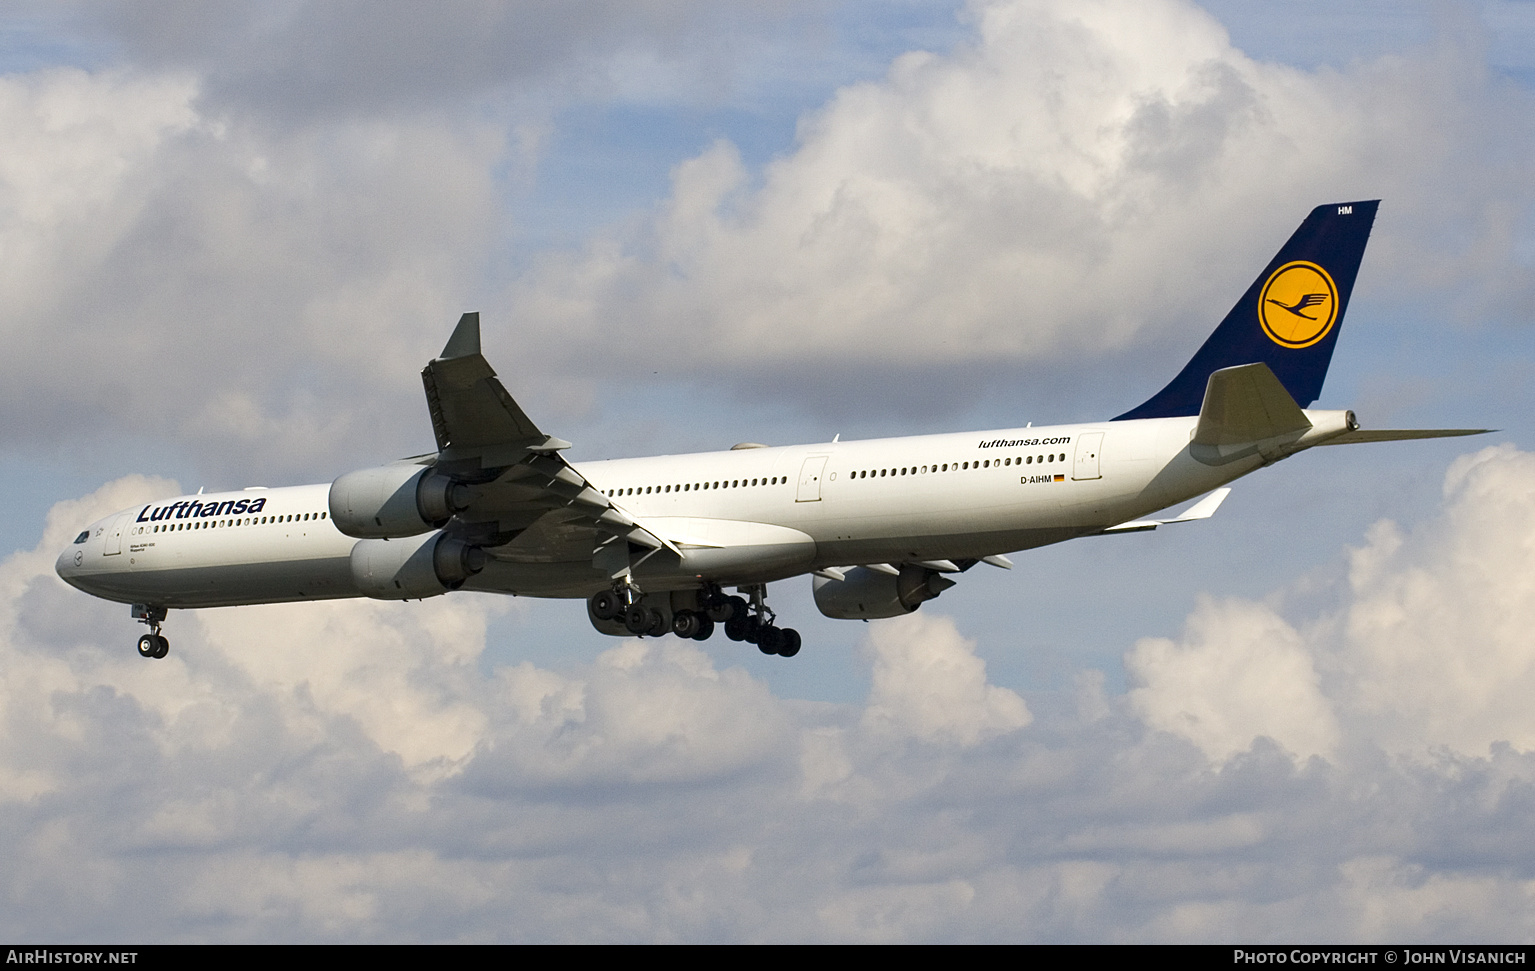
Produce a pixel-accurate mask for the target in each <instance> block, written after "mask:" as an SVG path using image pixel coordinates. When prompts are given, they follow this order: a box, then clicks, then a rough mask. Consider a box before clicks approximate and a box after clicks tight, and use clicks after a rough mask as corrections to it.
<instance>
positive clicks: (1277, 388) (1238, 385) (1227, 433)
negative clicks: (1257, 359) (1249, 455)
mask: <svg viewBox="0 0 1535 971" xmlns="http://www.w3.org/2000/svg"><path fill="white" fill-rule="evenodd" d="M1310 427H1311V420H1310V419H1308V418H1307V417H1306V413H1305V412H1303V411H1301V409H1300V405H1298V404H1296V403H1295V399H1294V398H1292V397H1290V392H1288V391H1286V390H1285V388H1284V385H1282V384H1280V383H1279V379H1278V378H1276V377H1275V376H1274V372H1273V371H1271V370H1269V366H1268V365H1267V364H1262V363H1259V364H1243V365H1240V366H1238V367H1229V368H1222V369H1221V370H1219V371H1216V372H1215V373H1214V374H1212V375H1210V381H1209V384H1208V385H1206V387H1205V400H1204V404H1203V405H1202V406H1201V407H1200V409H1199V425H1198V426H1197V427H1196V429H1195V431H1194V439H1193V441H1194V444H1195V445H1211V446H1217V447H1219V446H1222V445H1228V446H1229V445H1245V444H1247V443H1249V442H1261V441H1264V440H1266V439H1270V438H1277V437H1279V436H1280V435H1288V434H1292V433H1294V434H1299V433H1302V432H1305V431H1306V430H1307V429H1309V428H1310Z"/></svg>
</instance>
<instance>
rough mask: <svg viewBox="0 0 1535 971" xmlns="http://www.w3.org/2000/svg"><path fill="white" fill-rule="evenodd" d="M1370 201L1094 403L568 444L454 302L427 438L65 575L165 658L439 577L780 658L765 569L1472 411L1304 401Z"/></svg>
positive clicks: (967, 547) (1052, 509) (942, 544)
mask: <svg viewBox="0 0 1535 971" xmlns="http://www.w3.org/2000/svg"><path fill="white" fill-rule="evenodd" d="M1377 205H1378V203H1377V202H1376V201H1368V202H1353V203H1342V204H1334V205H1327V206H1321V207H1319V208H1317V209H1315V210H1313V211H1312V213H1311V214H1310V215H1309V216H1308V217H1307V218H1306V220H1305V222H1303V223H1302V224H1301V226H1300V228H1299V229H1297V230H1296V231H1295V234H1294V235H1293V236H1291V237H1290V239H1289V241H1288V242H1286V243H1285V244H1284V246H1283V247H1282V248H1281V249H1280V250H1279V253H1278V255H1276V256H1275V257H1274V259H1273V260H1272V261H1271V262H1270V263H1269V265H1268V266H1267V267H1266V268H1265V269H1264V270H1263V272H1262V273H1261V274H1259V276H1258V278H1257V279H1256V280H1254V281H1253V284H1252V285H1251V286H1250V287H1249V288H1248V289H1247V292H1246V293H1245V294H1243V296H1242V298H1241V299H1240V300H1239V301H1237V304H1236V306H1235V307H1234V308H1233V309H1232V310H1231V312H1230V313H1229V314H1227V315H1226V318H1225V319H1224V320H1223V321H1222V322H1221V323H1220V325H1219V326H1218V327H1217V328H1216V329H1215V331H1214V333H1213V334H1212V335H1211V336H1210V338H1209V339H1208V340H1207V341H1205V344H1204V346H1203V347H1201V348H1200V349H1199V351H1198V352H1197V353H1196V354H1195V355H1194V357H1193V359H1192V360H1191V361H1189V363H1188V365H1187V366H1186V367H1185V368H1184V369H1183V371H1182V372H1180V373H1179V374H1178V376H1177V377H1175V378H1173V380H1172V382H1171V383H1169V384H1168V385H1167V387H1165V388H1163V389H1162V390H1161V391H1160V392H1158V393H1157V394H1156V395H1154V396H1153V397H1152V398H1151V399H1150V400H1148V401H1146V402H1145V403H1143V404H1141V405H1140V406H1138V407H1136V408H1133V409H1131V410H1130V411H1127V412H1125V413H1124V414H1122V415H1120V416H1118V417H1117V418H1114V419H1111V420H1108V421H1101V422H1092V423H1088V424H1079V425H1060V426H1055V427H1048V428H1046V427H1040V428H1035V427H1025V428H1006V429H1000V430H996V431H984V432H964V433H959V434H950V435H924V436H920V437H915V438H891V439H880V440H876V441H858V442H843V441H832V442H829V443H821V444H816V445H796V446H789V447H779V448H768V447H764V446H761V445H756V444H749V443H748V444H741V445H737V446H735V447H734V448H731V449H729V450H727V451H721V452H705V453H701V454H696V455H663V456H657V457H654V458H633V459H617V460H612V461H605V462H583V463H581V464H580V465H579V466H578V465H575V464H572V463H571V462H568V461H566V460H565V458H564V457H563V456H562V455H561V452H562V451H564V450H565V449H566V448H568V447H569V443H568V442H564V441H561V440H560V439H558V438H555V437H553V436H552V435H549V434H547V433H546V432H544V431H543V430H542V429H540V428H539V426H538V425H536V424H535V423H534V422H533V421H532V420H530V419H529V418H528V416H527V415H526V414H524V413H523V410H522V409H521V408H520V407H519V406H518V405H517V403H516V402H515V401H513V400H512V397H511V395H509V394H508V393H507V392H506V389H505V388H504V387H503V386H502V384H501V382H500V381H499V380H497V378H496V374H495V372H494V371H493V370H491V368H490V365H489V364H487V363H486V361H485V358H484V357H482V356H481V354H480V329H479V327H480V324H479V315H478V314H465V315H464V316H463V318H462V319H461V320H460V321H459V323H458V327H457V329H456V330H454V332H453V335H452V337H451V339H449V341H448V343H447V346H446V347H444V348H443V350H442V354H441V356H440V357H438V358H437V359H436V360H433V361H432V362H430V363H429V364H427V366H426V369H425V370H423V371H422V372H421V378H422V382H423V383H424V384H425V386H426V403H427V409H428V411H429V412H430V413H431V419H432V427H433V430H434V431H435V432H436V437H437V450H436V451H435V452H433V453H431V454H429V455H422V456H418V457H415V458H409V459H403V460H401V461H398V462H395V463H393V464H390V465H384V466H381V467H378V468H371V469H362V470H359V471H355V472H348V473H346V474H345V475H343V476H341V477H340V478H338V479H336V480H335V481H334V482H331V483H322V484H319V485H308V486H295V487H292V488H282V489H246V490H243V491H240V492H228V493H219V494H210V495H202V494H199V495H195V496H182V497H181V498H179V499H170V500H166V501H163V502H152V503H148V504H146V505H143V506H136V507H134V508H132V509H128V510H124V511H123V512H120V513H117V514H115V515H112V516H109V517H107V518H106V519H103V520H101V521H100V522H97V523H94V524H92V525H91V526H90V527H88V528H86V529H83V530H81V532H80V534H79V535H78V536H77V537H75V540H74V542H73V543H71V544H70V546H69V547H68V548H67V549H66V550H64V552H63V553H62V554H61V555H60V556H59V559H58V573H59V576H61V577H62V578H63V579H64V580H65V581H67V582H68V583H70V584H72V585H74V586H75V587H78V588H79V589H81V590H84V591H85V592H87V593H90V594H94V595H95V596H98V597H103V598H106V599H108V600H114V601H118V602H121V603H127V604H131V605H132V615H133V617H135V618H136V619H138V620H139V621H141V622H143V623H145V624H147V625H148V626H149V633H147V634H145V635H144V636H143V637H141V638H140V639H139V653H140V654H142V655H144V656H145V657H164V656H165V655H166V652H167V650H168V646H167V641H166V639H165V637H164V636H163V635H162V634H161V633H160V630H161V624H162V623H163V622H164V621H165V618H166V614H167V611H169V610H170V609H172V608H197V607H225V606H235V605H240V604H259V603H278V602H283V601H296V600H324V599H331V598H338V597H376V598H379V599H384V600H417V599H421V598H424V597H432V596H436V595H438V594H443V593H448V592H450V591H453V590H480V591H489V592H494V593H509V594H518V595H522V596H532V597H568V598H572V599H574V598H580V599H582V600H585V601H586V607H587V614H588V617H589V618H590V620H591V622H592V624H593V626H595V627H596V628H597V629H598V630H599V631H602V632H603V633H605V634H615V635H636V636H651V637H654V636H661V635H664V634H668V633H669V634H675V635H677V636H679V637H689V638H693V639H695V640H703V639H706V638H708V637H709V636H710V635H711V634H712V633H713V632H714V629H715V626H716V625H722V626H723V627H724V629H725V634H726V636H728V637H730V638H732V639H734V640H745V641H749V642H751V643H754V644H756V645H757V647H758V648H759V649H760V650H761V651H762V652H763V653H765V654H778V655H781V656H784V657H792V656H793V655H794V654H797V653H798V652H799V650H800V635H799V634H798V633H797V632H796V631H794V630H793V629H791V628H785V627H780V626H778V625H777V624H776V623H775V615H774V613H773V611H772V610H771V609H770V608H769V607H768V605H767V602H766V594H767V586H768V584H769V583H771V582H773V581H776V580H783V579H786V578H789V577H794V576H798V575H802V574H806V573H810V574H814V580H813V590H814V597H815V603H816V606H817V607H818V608H819V609H820V611H821V612H822V613H823V614H825V615H827V616H828V617H835V618H844V619H862V620H867V619H873V618H880V617H895V616H899V615H901V614H905V613H909V612H911V611H913V610H915V609H917V607H918V606H919V605H920V604H922V603H923V602H924V601H926V600H930V599H932V598H934V597H936V596H938V595H939V594H941V593H942V592H943V591H944V590H946V589H947V588H949V587H951V586H953V585H954V583H955V578H956V577H958V576H959V575H960V574H962V573H964V572H965V571H967V570H969V569H971V568H972V567H974V566H975V565H976V564H979V563H987V564H991V565H993V566H998V567H1004V568H1006V567H1010V566H1011V565H1012V564H1011V563H1010V562H1009V561H1008V559H1007V558H1006V556H1005V554H1007V553H1013V552H1017V551H1020V550H1029V549H1033V548H1034V547H1038V546H1045V545H1047V544H1050V543H1059V542H1061V541H1063V540H1068V539H1075V538H1077V537H1079V536H1092V535H1099V534H1105V533H1111V534H1112V533H1130V532H1137V531H1143V530H1150V529H1155V528H1157V527H1158V526H1161V525H1165V524H1167V523H1175V522H1185V521H1188V520H1194V519H1203V518H1206V517H1208V516H1209V515H1210V514H1211V513H1213V512H1214V511H1215V509H1216V507H1217V506H1218V505H1220V502H1221V500H1222V499H1224V498H1225V495H1226V493H1227V492H1228V491H1229V490H1228V489H1226V488H1224V487H1225V486H1226V484H1227V483H1229V482H1231V481H1233V480H1235V479H1238V478H1240V477H1242V476H1244V475H1246V474H1247V473H1249V472H1252V471H1253V470H1255V469H1258V468H1261V467H1262V466H1265V465H1270V464H1272V463H1274V462H1277V461H1279V460H1280V459H1283V458H1288V457H1289V456H1291V455H1294V454H1296V453H1297V452H1301V451H1303V450H1305V449H1308V448H1311V447H1312V446H1315V445H1342V444H1353V443H1358V442H1378V441H1390V440H1397V439H1412V438H1434V437H1441V436H1449V435H1469V434H1476V433H1477V432H1479V431H1482V429H1422V430H1396V431H1380V430H1366V429H1362V428H1360V427H1359V423H1358V422H1357V421H1356V420H1355V418H1354V414H1353V412H1351V411H1319V410H1312V409H1310V408H1308V407H1307V406H1308V405H1310V404H1311V403H1312V402H1313V401H1315V400H1316V398H1317V396H1318V395H1319V394H1320V392H1321V389H1322V381H1323V378H1324V377H1325V376H1326V374H1327V366H1328V363H1329V361H1330V360H1331V359H1332V352H1333V346H1334V345H1335V344H1336V342H1337V340H1338V334H1339V331H1340V328H1341V326H1342V323H1343V315H1344V311H1345V310H1346V309H1347V308H1348V301H1349V294H1350V293H1351V291H1352V290H1353V286H1354V279H1355V276H1356V275H1357V273H1358V270H1359V263H1360V260H1361V258H1362V257H1363V255H1364V248H1365V243H1366V242H1367V240H1368V239H1369V235H1370V227H1371V224H1372V223H1373V221H1374V219H1375V211H1376V207H1377ZM1212 490H1213V491H1212ZM1206 493H1208V495H1207V496H1205V498H1203V499H1202V500H1201V501H1199V502H1198V503H1196V504H1195V505H1193V506H1192V507H1191V508H1189V509H1187V510H1186V511H1185V512H1183V513H1182V514H1181V515H1176V516H1170V517H1166V518H1143V517H1150V516H1152V514H1154V513H1156V511H1157V510H1161V509H1165V508H1167V507H1169V506H1173V505H1176V504H1178V503H1181V502H1185V501H1188V500H1191V499H1194V498H1196V497H1199V496H1201V495H1204V494H1206ZM726 588H735V591H736V592H735V593H734V594H730V593H727V592H726Z"/></svg>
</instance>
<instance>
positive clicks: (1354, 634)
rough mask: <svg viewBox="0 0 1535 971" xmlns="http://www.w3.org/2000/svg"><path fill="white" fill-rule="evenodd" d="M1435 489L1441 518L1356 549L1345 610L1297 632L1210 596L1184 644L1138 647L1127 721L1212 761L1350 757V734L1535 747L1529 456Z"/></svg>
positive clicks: (1421, 743) (1395, 748)
mask: <svg viewBox="0 0 1535 971" xmlns="http://www.w3.org/2000/svg"><path fill="white" fill-rule="evenodd" d="M1444 491H1445V510H1444V513H1443V516H1442V518H1440V519H1438V520H1435V521H1433V522H1430V523H1427V524H1424V525H1422V526H1420V527H1419V528H1417V529H1415V530H1413V531H1412V532H1411V533H1408V532H1405V531H1404V530H1403V529H1402V528H1401V527H1399V526H1398V525H1396V524H1395V523H1392V522H1390V521H1381V522H1379V523H1377V524H1376V525H1375V526H1374V527H1372V528H1371V530H1370V532H1369V534H1368V536H1367V537H1366V542H1365V544H1364V545H1363V546H1361V547H1359V548H1357V549H1354V550H1352V551H1350V553H1349V564H1350V569H1349V586H1350V590H1351V594H1352V596H1351V597H1350V598H1349V600H1348V601H1347V602H1346V603H1345V604H1344V606H1343V607H1342V608H1341V611H1340V612H1339V613H1336V614H1334V613H1331V612H1324V613H1321V614H1320V615H1318V616H1316V617H1315V618H1313V619H1312V620H1311V621H1310V622H1309V623H1308V624H1306V625H1305V627H1304V629H1297V627H1295V626H1292V625H1291V624H1289V623H1287V622H1286V621H1285V620H1283V619H1282V618H1281V617H1280V616H1279V615H1278V613H1276V612H1275V610H1274V609H1273V608H1272V607H1269V606H1265V605H1262V604H1255V603H1251V602H1242V601H1228V602H1224V603H1215V602H1213V601H1208V600H1207V601H1204V602H1202V603H1201V605H1200V606H1199V608H1198V609H1197V610H1196V611H1195V612H1194V613H1193V614H1192V615H1191V616H1190V617H1189V621H1188V631H1187V633H1186V634H1185V636H1184V638H1183V641H1182V643H1177V644H1175V643H1174V642H1172V641H1170V640H1166V639H1163V638H1154V639H1146V640H1143V641H1141V642H1140V643H1139V644H1137V645H1136V647H1135V649H1134V650H1133V651H1131V652H1130V654H1129V655H1127V657H1126V659H1125V663H1126V667H1127V668H1128V670H1129V673H1130V674H1131V676H1132V677H1133V678H1134V679H1136V681H1137V682H1138V687H1136V688H1135V689H1134V690H1132V691H1131V692H1130V694H1129V701H1130V703H1131V705H1132V707H1133V708H1134V710H1135V711H1136V713H1137V714H1138V715H1139V716H1140V717H1141V718H1143V719H1144V720H1145V721H1146V723H1147V724H1148V725H1151V726H1152V727H1155V728H1158V729H1162V730H1164V731H1168V732H1172V733H1173V734H1176V735H1179V736H1182V737H1184V738H1187V739H1188V740H1190V741H1192V742H1193V743H1194V744H1196V745H1197V746H1199V748H1200V749H1201V750H1202V751H1204V752H1205V754H1206V755H1207V756H1208V757H1209V758H1211V759H1212V760H1214V761H1216V762H1222V761H1225V760H1226V759H1228V758H1230V757H1231V756H1233V755H1235V754H1236V753H1239V752H1243V751H1246V750H1247V749H1248V747H1249V746H1250V745H1251V744H1252V743H1253V741H1254V740H1255V739H1256V738H1258V737H1267V738H1270V739H1273V740H1274V741H1275V742H1277V743H1278V744H1279V745H1280V746H1282V747H1284V748H1285V749H1287V750H1289V751H1290V752H1292V753H1294V754H1295V755H1297V756H1299V757H1301V758H1306V757H1309V756H1311V755H1321V756H1324V757H1327V758H1338V757H1340V756H1343V755H1344V753H1343V752H1341V751H1340V750H1339V746H1340V742H1341V741H1342V739H1343V737H1344V735H1347V737H1348V739H1349V740H1350V742H1351V744H1352V745H1355V746H1357V745H1359V744H1361V743H1363V744H1366V745H1367V746H1369V747H1371V748H1374V747H1378V748H1379V749H1383V750H1385V751H1388V752H1391V753H1394V754H1399V755H1406V756H1411V757H1413V758H1418V759H1422V758H1428V757H1429V756H1430V753H1432V752H1436V751H1445V750H1448V751H1453V752H1456V753H1458V754H1462V755H1466V756H1486V755H1487V754H1488V753H1489V751H1490V750H1491V749H1492V747H1494V746H1496V745H1498V744H1500V743H1501V744H1507V745H1511V746H1513V747H1514V748H1515V749H1516V750H1518V751H1524V752H1528V751H1531V750H1535V723H1532V722H1531V719H1530V716H1529V705H1528V699H1529V698H1530V697H1531V695H1532V693H1535V652H1532V651H1531V649H1530V646H1531V640H1530V633H1529V632H1530V631H1531V630H1535V456H1531V455H1530V454H1529V453H1526V452H1520V451H1517V450H1515V449H1513V448H1512V447H1510V446H1500V447H1494V448H1488V449H1484V450H1482V451H1480V452H1477V453H1475V454H1472V455H1467V456H1464V457H1462V458H1460V459H1458V460H1457V461H1456V462H1455V464H1454V465H1452V466H1451V468H1450V469H1449V471H1448V473H1447V474H1446V476H1445V490H1444ZM1356 755H1357V753H1356ZM1346 761H1347V760H1346Z"/></svg>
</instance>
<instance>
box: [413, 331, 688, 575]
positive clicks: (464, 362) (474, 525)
mask: <svg viewBox="0 0 1535 971" xmlns="http://www.w3.org/2000/svg"><path fill="white" fill-rule="evenodd" d="M421 383H422V384H423V385H424V386H425V389H426V403H427V408H428V410H429V411H430V412H431V415H432V430H433V431H434V432H435V433H436V435H437V450H438V451H437V457H436V461H435V463H434V464H435V466H436V468H437V469H438V470H439V471H441V472H443V473H445V474H447V475H448V476H451V477H452V478H453V479H454V480H455V481H457V482H461V483H464V484H466V485H467V486H469V487H470V488H469V495H468V497H467V501H465V502H463V503H460V504H459V505H458V506H457V507H456V509H455V514H456V515H455V519H456V520H457V529H458V530H459V531H461V532H464V533H466V534H469V535H473V536H477V537H478V538H479V539H480V541H481V542H484V543H485V544H486V545H487V546H489V547H490V548H489V549H488V550H487V552H489V553H490V554H491V555H492V556H503V557H506V558H510V559H517V560H523V561H538V560H543V559H549V560H553V559H577V558H582V557H585V556H595V555H596V553H597V552H598V551H599V550H601V549H602V548H604V547H606V546H609V545H611V544H613V543H614V542H615V541H624V542H627V543H633V544H636V545H638V546H640V547H647V548H649V549H650V550H659V549H669V550H671V551H672V552H674V553H676V552H678V550H677V548H676V547H675V546H674V545H673V544H672V543H670V542H669V541H667V540H666V539H664V538H662V537H661V536H660V535H659V534H658V533H656V532H653V531H652V530H650V529H647V528H646V527H645V526H644V525H643V524H642V523H640V522H638V521H637V520H635V519H634V517H632V516H630V515H629V514H628V513H627V512H625V511H624V510H623V509H620V508H619V507H618V506H617V505H616V504H614V503H613V501H612V500H611V499H609V498H608V497H607V496H605V495H603V494H602V492H601V491H600V490H598V489H596V488H594V487H593V486H592V484H591V483H589V482H588V481H586V478H585V477H584V476H583V475H581V473H580V472H578V471H576V469H575V468H574V467H572V466H571V465H570V463H568V462H566V461H565V459H564V458H563V457H561V455H560V451H561V450H562V449H566V448H569V447H570V443H569V442H566V441H562V440H560V439H558V438H554V437H553V436H551V435H547V434H545V433H544V432H543V431H541V430H540V429H539V427H538V426H537V425H535V424H534V423H533V420H532V419H530V418H529V417H528V416H527V414H526V413H525V412H524V411H523V410H522V408H521V407H519V406H518V404H517V402H516V401H514V400H512V396H511V395H510V394H508V393H507V391H506V388H504V387H502V385H501V382H500V380H498V379H497V378H496V372H495V371H494V370H493V369H492V368H491V366H490V364H489V363H488V362H487V361H486V360H485V358H484V356H483V355H481V353H480V315H479V314H477V313H469V314H464V315H463V317H461V318H460V319H459V322H458V327H456V328H455V329H454V331H453V336H452V337H451V338H449V340H448V343H447V345H446V346H445V347H444V348H443V349H442V356H441V357H439V358H437V359H436V360H434V361H432V362H431V363H430V364H428V365H427V366H426V368H425V369H424V370H423V371H422V372H421ZM679 555H680V554H679ZM623 561H624V562H625V563H627V562H628V557H624V558H623Z"/></svg>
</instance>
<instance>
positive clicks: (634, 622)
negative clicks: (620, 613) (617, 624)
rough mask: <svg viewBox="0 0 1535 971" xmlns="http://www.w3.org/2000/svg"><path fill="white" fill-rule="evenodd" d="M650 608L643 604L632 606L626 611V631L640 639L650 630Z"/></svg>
mask: <svg viewBox="0 0 1535 971" xmlns="http://www.w3.org/2000/svg"><path fill="white" fill-rule="evenodd" d="M650 624H651V620H650V608H649V607H646V606H645V605H643V604H630V605H629V607H628V609H627V610H625V611H624V629H625V630H627V631H628V632H629V633H631V634H633V635H634V636H635V637H640V636H641V635H643V634H644V633H645V632H646V631H647V630H649V629H650Z"/></svg>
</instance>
